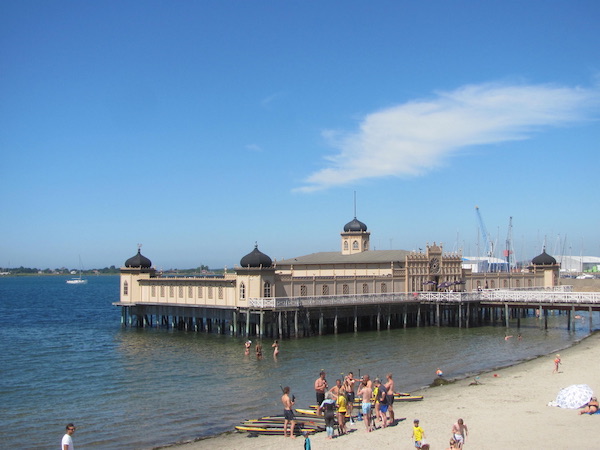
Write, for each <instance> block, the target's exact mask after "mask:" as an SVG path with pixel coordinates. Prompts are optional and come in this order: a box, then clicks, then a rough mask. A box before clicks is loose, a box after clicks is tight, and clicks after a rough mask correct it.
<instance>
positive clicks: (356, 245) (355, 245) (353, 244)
mask: <svg viewBox="0 0 600 450" xmlns="http://www.w3.org/2000/svg"><path fill="white" fill-rule="evenodd" d="M352 250H358V241H354V242H353V243H352Z"/></svg>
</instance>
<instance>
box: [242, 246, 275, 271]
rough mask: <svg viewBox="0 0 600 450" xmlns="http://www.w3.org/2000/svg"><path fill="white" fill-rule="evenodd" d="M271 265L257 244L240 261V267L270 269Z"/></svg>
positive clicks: (271, 262)
mask: <svg viewBox="0 0 600 450" xmlns="http://www.w3.org/2000/svg"><path fill="white" fill-rule="evenodd" d="M272 265H273V261H271V258H269V257H268V256H267V255H265V254H264V253H263V252H261V251H260V250H259V249H258V244H257V245H255V246H254V250H252V251H251V252H250V253H248V254H247V255H246V256H244V257H243V258H242V259H241V260H240V266H242V267H271V266H272Z"/></svg>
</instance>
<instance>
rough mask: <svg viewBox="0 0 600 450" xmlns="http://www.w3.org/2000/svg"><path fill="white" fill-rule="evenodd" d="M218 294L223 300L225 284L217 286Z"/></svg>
mask: <svg viewBox="0 0 600 450" xmlns="http://www.w3.org/2000/svg"><path fill="white" fill-rule="evenodd" d="M217 296H218V297H219V300H223V286H219V287H218V288H217Z"/></svg>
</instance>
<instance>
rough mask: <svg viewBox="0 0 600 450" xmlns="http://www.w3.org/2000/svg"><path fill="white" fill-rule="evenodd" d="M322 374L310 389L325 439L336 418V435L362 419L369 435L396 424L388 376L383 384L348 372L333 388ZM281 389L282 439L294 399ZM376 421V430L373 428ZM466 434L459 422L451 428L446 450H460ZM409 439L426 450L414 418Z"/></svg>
mask: <svg viewBox="0 0 600 450" xmlns="http://www.w3.org/2000/svg"><path fill="white" fill-rule="evenodd" d="M326 375H327V374H326V372H325V371H324V370H322V371H321V372H320V373H319V377H318V378H317V379H316V380H315V383H314V389H315V396H316V400H317V405H318V406H317V415H318V416H321V415H323V416H324V419H325V430H326V432H327V439H333V438H334V434H335V429H334V425H335V423H336V419H337V427H338V435H339V436H342V435H344V434H346V433H347V432H348V431H347V428H346V424H347V423H348V422H349V423H350V424H354V419H355V418H356V420H359V421H360V420H362V421H363V422H364V424H365V430H366V431H367V432H372V431H374V430H375V429H379V428H386V427H388V426H389V425H394V424H395V423H396V418H395V415H394V406H393V405H394V395H395V389H394V388H395V386H394V378H393V375H392V374H391V373H388V374H387V375H386V381H385V383H384V382H382V380H380V379H379V378H375V380H371V377H370V376H369V375H363V376H362V377H360V378H354V374H353V373H352V372H349V373H348V374H347V375H346V376H345V377H344V378H343V380H342V379H341V378H340V379H337V380H336V381H335V385H334V386H333V387H331V388H330V387H329V384H328V382H327V378H326ZM282 389H283V395H282V396H281V402H282V404H283V408H284V411H283V413H284V430H283V435H284V437H287V436H288V431H289V437H291V438H294V437H295V436H294V427H295V425H296V418H295V416H294V411H293V407H294V403H295V398H294V397H293V396H290V388H289V386H286V387H285V388H282ZM356 397H358V398H359V399H360V402H358V403H360V405H357V406H359V407H358V411H357V415H356V416H354V405H355V398H356ZM377 422H379V427H378V426H377ZM467 435H468V428H467V425H466V424H465V423H464V421H463V419H458V421H457V422H456V423H455V424H454V425H453V426H452V437H451V439H450V448H449V450H455V449H461V448H462V446H463V444H464V442H465V440H466V437H467ZM412 438H413V440H414V445H415V448H418V449H422V450H427V449H429V444H427V442H426V441H425V431H424V430H423V428H421V427H420V425H419V420H418V419H415V421H414V426H413V430H412Z"/></svg>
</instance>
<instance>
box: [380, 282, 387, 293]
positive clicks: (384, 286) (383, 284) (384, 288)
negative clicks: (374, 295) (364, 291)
mask: <svg viewBox="0 0 600 450" xmlns="http://www.w3.org/2000/svg"><path fill="white" fill-rule="evenodd" d="M381 292H382V293H383V294H385V293H386V292H387V284H385V283H381Z"/></svg>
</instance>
